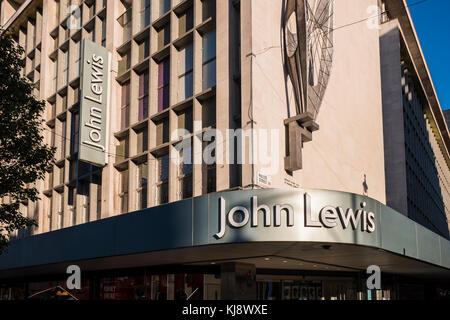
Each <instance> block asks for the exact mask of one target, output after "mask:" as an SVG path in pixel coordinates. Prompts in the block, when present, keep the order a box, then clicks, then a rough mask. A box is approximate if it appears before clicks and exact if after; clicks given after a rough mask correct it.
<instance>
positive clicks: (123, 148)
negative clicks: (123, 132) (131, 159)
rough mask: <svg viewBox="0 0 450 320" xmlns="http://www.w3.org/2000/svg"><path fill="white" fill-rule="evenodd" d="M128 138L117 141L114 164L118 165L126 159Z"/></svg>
mask: <svg viewBox="0 0 450 320" xmlns="http://www.w3.org/2000/svg"><path fill="white" fill-rule="evenodd" d="M128 156H129V155H128V137H125V138H123V139H121V140H119V145H118V146H117V147H116V163H120V162H122V161H125V160H126V159H128Z"/></svg>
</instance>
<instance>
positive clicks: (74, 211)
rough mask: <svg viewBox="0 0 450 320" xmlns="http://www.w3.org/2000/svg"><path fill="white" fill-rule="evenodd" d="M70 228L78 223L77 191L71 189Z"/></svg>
mask: <svg viewBox="0 0 450 320" xmlns="http://www.w3.org/2000/svg"><path fill="white" fill-rule="evenodd" d="M68 204H69V226H74V225H76V221H77V189H76V188H75V187H70V188H69V201H68Z"/></svg>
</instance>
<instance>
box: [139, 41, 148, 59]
mask: <svg viewBox="0 0 450 320" xmlns="http://www.w3.org/2000/svg"><path fill="white" fill-rule="evenodd" d="M149 55H150V40H149V38H146V39H145V40H144V41H142V42H141V43H139V62H141V61H143V60H145V59H146V58H147V57H148V56H149Z"/></svg>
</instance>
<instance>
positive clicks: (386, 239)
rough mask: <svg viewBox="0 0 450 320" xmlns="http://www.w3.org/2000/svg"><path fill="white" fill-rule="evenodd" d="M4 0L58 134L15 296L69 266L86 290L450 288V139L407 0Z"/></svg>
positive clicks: (15, 268) (126, 295) (4, 265)
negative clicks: (371, 280) (378, 274)
mask: <svg viewBox="0 0 450 320" xmlns="http://www.w3.org/2000/svg"><path fill="white" fill-rule="evenodd" d="M299 3H300V5H299ZM0 8H1V9H0V10H1V11H0V25H1V26H2V28H3V29H5V30H6V32H11V33H12V34H13V36H14V38H15V39H16V41H17V42H18V43H19V44H20V45H21V46H23V47H24V48H25V55H24V60H25V68H24V70H23V76H25V77H27V78H28V79H29V80H30V81H31V82H32V83H34V84H35V85H36V95H37V96H38V97H39V98H40V99H42V100H45V102H46V105H47V108H46V112H45V114H44V115H43V117H44V120H45V125H44V129H45V130H44V134H45V141H46V143H48V144H49V145H51V146H55V147H56V148H57V152H56V155H55V158H56V163H55V165H54V167H53V170H52V171H51V172H49V173H48V175H47V176H46V178H45V180H44V181H38V182H37V186H38V189H39V190H40V192H41V200H40V201H38V202H36V203H28V205H27V206H23V207H22V208H21V210H22V213H23V214H24V215H26V216H28V217H32V218H34V219H35V220H36V221H37V222H38V227H36V228H33V229H29V230H22V231H20V232H18V233H17V234H14V235H11V238H12V240H13V241H12V242H11V245H10V249H9V251H8V253H6V254H5V255H4V256H3V257H0V270H2V271H1V274H2V275H0V283H1V284H2V285H1V289H0V290H2V291H1V297H2V298H25V297H28V296H30V295H32V294H34V293H36V292H39V291H40V290H44V289H48V288H50V287H53V286H56V285H62V286H64V285H65V280H64V279H66V278H67V275H66V274H65V272H66V268H67V266H69V265H78V266H80V268H81V270H82V274H83V277H82V289H81V290H75V291H73V294H74V295H75V296H77V297H78V298H81V299H135V298H138V297H143V296H145V297H146V298H149V299H176V298H183V296H184V295H187V296H189V295H190V294H193V296H192V297H193V299H220V298H224V299H230V298H251V299H321V298H326V299H367V298H369V299H371V298H372V299H374V298H377V299H401V298H414V297H419V298H424V297H427V298H428V297H431V298H436V297H440V295H441V294H442V292H444V291H445V289H446V288H448V281H449V278H450V271H449V269H450V242H449V221H450V215H449V214H450V211H449V209H448V207H447V206H448V205H449V201H450V198H449V197H450V194H449V190H450V185H449V184H448V181H449V180H450V171H449V168H450V167H449V165H450V161H449V160H450V158H449V152H448V146H450V137H449V131H448V127H447V125H446V122H445V118H444V114H443V112H442V109H441V107H440V105H439V101H438V98H437V95H436V93H435V91H434V87H433V83H432V80H431V77H430V74H429V71H428V69H427V67H426V62H425V59H424V57H423V54H422V52H421V49H420V44H419V41H418V38H417V35H416V34H415V30H414V25H413V23H412V19H411V17H410V16H409V11H408V8H407V6H406V4H405V3H404V2H403V1H391V0H385V1H377V0H364V1H361V0H358V1H356V0H342V1H341V0H340V1H328V0H322V1H319V0H318V1H314V0H307V1H291V0H279V1H278V0H277V1H274V0H240V1H239V0H220V1H217V0H140V1H128V0H124V1H120V0H90V1H88V0H85V1H81V0H79V1H74V0H72V1H69V0H59V1H55V0H40V1H39V0H28V1H12V0H3V1H1V7H0ZM373 8H375V9H376V11H375V13H376V15H375V16H374V17H372V16H370V17H369V18H367V12H368V11H369V9H373ZM378 13H379V14H378ZM377 14H378V15H377ZM305 17H307V18H305ZM311 17H314V19H312V18H311ZM355 21H364V22H359V23H358V24H355ZM329 190H334V191H329ZM262 216H263V217H262ZM32 248H35V250H33V249H32ZM370 265H377V266H379V267H380V268H381V270H382V272H383V279H385V281H384V282H383V287H382V288H380V289H379V290H368V289H367V288H365V287H364V286H365V277H367V273H366V269H367V267H368V266H370ZM196 289H197V290H198V291H196ZM71 292H72V291H71ZM183 294H184V295H183Z"/></svg>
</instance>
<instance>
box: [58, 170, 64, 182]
mask: <svg viewBox="0 0 450 320" xmlns="http://www.w3.org/2000/svg"><path fill="white" fill-rule="evenodd" d="M58 171H59V181H58V185H63V184H64V173H65V170H64V166H62V167H61V168H58Z"/></svg>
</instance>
